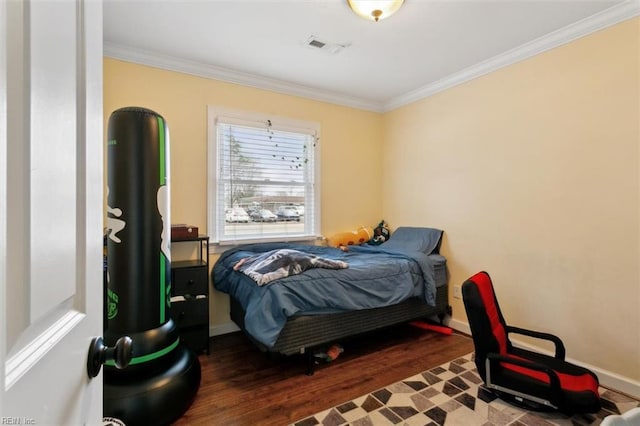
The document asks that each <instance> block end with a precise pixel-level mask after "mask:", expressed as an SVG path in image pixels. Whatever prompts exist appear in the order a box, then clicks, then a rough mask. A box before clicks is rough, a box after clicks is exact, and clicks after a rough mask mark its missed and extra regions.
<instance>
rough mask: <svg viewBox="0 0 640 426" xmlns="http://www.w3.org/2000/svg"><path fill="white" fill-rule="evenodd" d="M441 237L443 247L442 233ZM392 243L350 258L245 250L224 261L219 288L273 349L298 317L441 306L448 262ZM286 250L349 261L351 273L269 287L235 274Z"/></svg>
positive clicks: (216, 281)
mask: <svg viewBox="0 0 640 426" xmlns="http://www.w3.org/2000/svg"><path fill="white" fill-rule="evenodd" d="M438 232H440V234H439V236H438V241H437V243H438V244H439V238H440V235H441V233H442V231H438ZM391 240H393V238H392V239H391ZM391 240H390V241H389V242H391ZM389 242H388V243H389ZM388 243H385V244H382V245H380V246H350V247H349V251H348V252H343V251H341V250H339V249H337V248H332V247H320V246H312V245H301V244H288V243H261V244H251V245H244V246H240V247H237V248H234V249H231V250H228V251H226V252H225V253H223V254H222V255H221V257H220V259H218V261H217V262H216V264H215V265H214V268H213V271H212V278H213V285H214V287H215V288H216V289H217V290H219V291H222V292H224V293H228V294H230V295H232V296H233V297H234V298H235V299H236V300H237V301H238V302H239V303H240V304H241V305H242V307H243V308H244V310H245V324H244V325H245V329H246V331H247V332H249V334H251V335H252V336H253V337H254V338H255V339H256V340H257V341H259V342H260V343H262V344H264V345H265V346H267V347H269V348H271V347H273V345H274V344H275V342H276V340H277V338H278V335H279V333H280V331H281V330H282V328H283V327H284V325H285V323H286V321H287V318H289V317H291V316H294V315H296V314H302V313H304V314H305V315H310V314H323V313H329V312H340V311H350V310H357V309H369V308H377V307H382V306H389V305H393V304H396V303H400V302H402V301H403V300H405V299H407V298H409V297H421V298H423V299H424V300H425V301H426V303H427V304H429V305H431V306H435V292H436V288H435V287H436V286H435V277H434V262H435V261H441V259H442V257H441V256H437V255H436V256H429V254H431V253H432V252H436V250H437V246H434V247H433V248H431V249H428V250H425V249H424V247H419V248H418V247H412V246H410V245H409V246H407V245H406V244H396V245H394V244H388ZM387 245H388V246H387ZM284 248H287V249H292V250H300V251H304V252H307V253H310V254H312V255H316V256H320V257H323V258H327V259H333V260H337V261H344V262H346V263H347V264H348V268H346V269H338V270H331V269H323V268H313V269H309V270H306V271H304V272H303V273H301V274H298V275H292V276H288V277H286V278H281V279H277V280H275V281H272V282H270V283H268V284H267V285H263V286H259V285H258V284H257V283H256V282H255V281H254V280H252V279H251V278H250V277H248V276H247V275H245V274H243V273H240V272H238V271H234V265H235V264H236V263H237V262H238V261H240V260H241V259H243V258H246V257H250V256H255V255H257V254H261V253H266V252H269V251H272V250H278V249H284Z"/></svg>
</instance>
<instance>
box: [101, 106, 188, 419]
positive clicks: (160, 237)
mask: <svg viewBox="0 0 640 426" xmlns="http://www.w3.org/2000/svg"><path fill="white" fill-rule="evenodd" d="M169 188H170V186H169V131H168V127H167V123H166V122H165V120H164V118H163V117H162V116H160V115H158V114H157V113H155V112H153V111H151V110H148V109H145V108H138V107H128V108H121V109H118V110H116V111H114V112H113V113H112V114H111V116H110V117H109V124H108V130H107V272H106V280H107V282H106V288H107V291H106V300H105V317H106V322H105V327H104V328H105V330H104V333H105V334H104V337H105V342H106V344H107V346H113V345H114V344H115V342H116V341H117V340H118V339H119V338H120V337H122V336H129V337H131V338H132V340H133V358H132V360H131V362H130V363H129V365H128V366H127V367H126V368H124V369H122V370H120V369H118V368H116V366H115V365H114V364H113V363H111V364H107V365H105V371H104V415H105V417H112V418H117V419H119V420H121V421H123V422H124V423H125V424H126V425H129V426H133V425H137V424H140V425H143V424H144V425H149V424H154V425H162V424H169V423H171V422H173V421H174V420H176V419H177V418H178V417H180V416H181V415H182V414H183V413H184V412H185V411H186V410H187V409H188V408H189V406H190V405H191V403H192V402H193V399H194V398H195V395H196V393H197V391H198V388H199V386H200V374H201V373H200V363H199V361H198V358H197V357H196V356H195V354H194V353H193V352H191V351H190V350H189V349H187V348H186V346H184V345H183V344H182V343H180V336H179V334H178V329H177V327H176V325H175V323H174V322H173V320H172V319H171V251H170V250H171V247H170V238H171V220H170V200H169Z"/></svg>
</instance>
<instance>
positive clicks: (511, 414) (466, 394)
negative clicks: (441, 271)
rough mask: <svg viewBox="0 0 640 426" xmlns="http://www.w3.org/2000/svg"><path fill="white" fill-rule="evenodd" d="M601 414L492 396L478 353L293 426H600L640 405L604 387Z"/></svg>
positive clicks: (300, 421)
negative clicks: (526, 405) (543, 408)
mask: <svg viewBox="0 0 640 426" xmlns="http://www.w3.org/2000/svg"><path fill="white" fill-rule="evenodd" d="M599 391H600V396H601V399H602V410H600V412H599V413H596V414H581V415H575V416H573V417H567V416H565V415H563V414H560V413H557V412H536V411H527V410H525V409H523V408H519V407H515V406H513V405H510V404H508V403H506V402H504V401H502V400H501V399H499V398H497V397H496V396H495V395H493V394H492V393H491V392H489V391H488V390H487V389H486V388H485V387H484V386H483V383H482V380H481V379H480V376H478V373H477V372H476V366H475V363H474V362H473V354H469V355H466V356H464V357H461V358H458V359H456V360H453V361H451V362H447V363H446V364H443V365H441V366H438V367H435V368H432V369H431V370H428V371H425V372H424V373H420V374H417V375H415V376H413V377H409V378H408V379H405V380H402V381H400V382H397V383H394V384H392V385H389V386H387V387H385V388H382V389H378V390H377V391H375V392H371V393H370V394H368V395H364V396H361V397H359V398H356V399H354V400H352V401H348V402H346V403H344V404H340V405H338V406H335V407H332V408H329V409H328V410H324V411H322V412H320V413H317V414H315V415H313V416H310V417H307V418H304V419H302V420H299V421H297V422H295V423H293V425H294V426H313V425H323V426H337V425H351V426H382V425H409V426H412V425H416V426H418V425H419V426H425V425H429V426H431V425H438V426H457V425H460V426H473V425H478V426H480V425H483V426H484V425H514V426H524V425H527V426H539V425H567V426H572V425H599V424H600V423H601V422H602V419H603V418H605V417H606V416H608V415H610V414H622V413H625V412H626V411H628V410H631V409H632V408H635V407H640V401H637V400H635V399H633V398H630V397H628V396H626V395H623V394H620V393H617V392H614V391H612V390H609V389H606V388H602V387H601V388H600V389H599Z"/></svg>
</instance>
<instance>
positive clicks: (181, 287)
mask: <svg viewBox="0 0 640 426" xmlns="http://www.w3.org/2000/svg"><path fill="white" fill-rule="evenodd" d="M207 278H208V277H207V268H177V269H174V270H173V294H174V295H175V296H185V295H192V296H196V295H198V294H208V288H207V284H208V280H207Z"/></svg>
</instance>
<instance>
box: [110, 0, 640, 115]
mask: <svg viewBox="0 0 640 426" xmlns="http://www.w3.org/2000/svg"><path fill="white" fill-rule="evenodd" d="M639 9H640V7H638V0H440V1H438V0H405V4H404V5H403V7H402V8H401V9H400V10H399V11H398V12H397V13H396V14H395V15H393V16H392V17H390V18H388V19H387V20H383V21H380V22H378V23H375V22H371V21H366V20H364V19H362V18H359V17H358V16H356V15H355V14H354V13H353V12H352V11H351V10H350V9H349V7H348V6H347V4H346V0H199V1H198V0H191V1H184V0H183V1H177V0H107V1H106V2H105V4H104V40H105V55H107V56H111V57H115V58H118V59H124V60H129V61H133V62H138V63H144V64H147V65H152V66H159V67H162V68H167V69H173V70H177V71H183V72H188V73H192V74H196V75H204V76H210V77H213V78H219V79H222V80H225V81H232V82H238V83H242V84H248V85H252V86H256V87H262V88H266V89H270V90H277V91H281V92H285V93H292V94H297V95H302V96H307V97H310V98H315V99H321V100H327V101H330V102H336V103H340V104H344V105H350V106H356V107H361V108H365V109H370V110H376V111H384V110H388V109H391V108H393V107H396V106H399V105H402V104H404V103H407V102H409V101H411V100H415V99H417V98H420V97H422V96H425V95H428V94H429V93H431V92H435V91H438V90H440V89H441V88H444V87H447V86H450V85H453V84H456V82H460V81H464V80H468V79H469V78H473V77H474V76H476V75H480V74H483V73H485V72H488V71H490V70H491V69H495V68H498V67H500V66H503V65H506V64H508V63H512V62H514V61H517V60H520V59H524V58H526V57H529V56H531V55H533V54H536V53H539V52H540V51H544V50H546V49H549V48H551V47H555V46H557V45H558V44H561V43H564V42H567V41H570V40H571V39H575V38H576V37H579V36H582V35H584V34H588V33H590V32H593V31H594V30H597V29H600V28H603V27H606V26H608V25H611V24H613V23H615V22H619V21H621V20H623V19H627V18H629V17H631V16H636V15H637V14H638V10H639ZM311 36H316V37H318V38H319V39H321V40H322V41H325V42H331V43H337V44H340V45H344V46H347V47H345V48H344V49H342V50H341V51H340V52H338V53H334V54H332V53H328V52H326V51H322V50H318V49H312V48H310V47H308V46H306V45H305V41H306V40H308V39H309V37H311Z"/></svg>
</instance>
